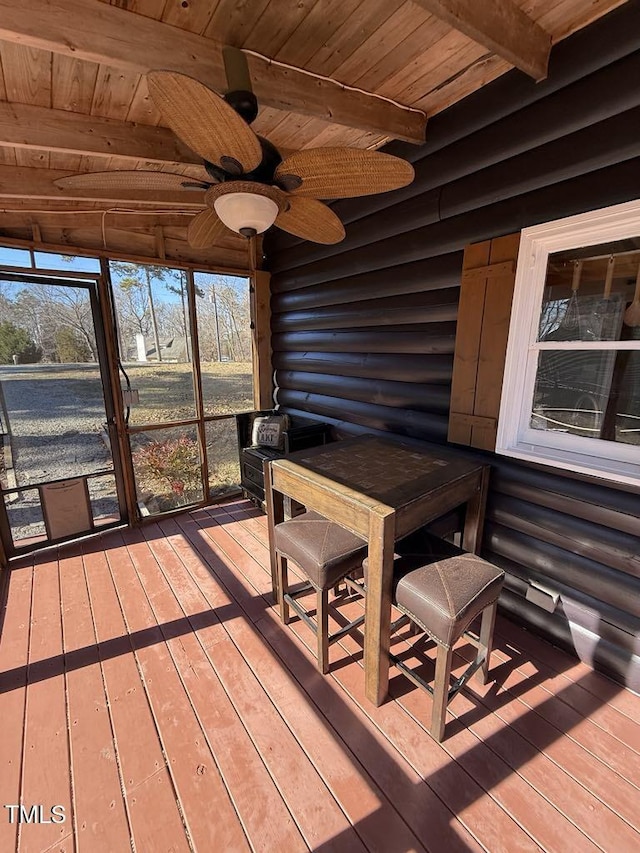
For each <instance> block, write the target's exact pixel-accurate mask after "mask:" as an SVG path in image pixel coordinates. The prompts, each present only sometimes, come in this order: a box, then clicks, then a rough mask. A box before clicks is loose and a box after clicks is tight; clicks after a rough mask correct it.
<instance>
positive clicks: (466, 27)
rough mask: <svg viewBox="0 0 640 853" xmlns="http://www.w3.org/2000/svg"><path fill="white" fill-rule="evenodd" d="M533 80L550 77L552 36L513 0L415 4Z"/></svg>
mask: <svg viewBox="0 0 640 853" xmlns="http://www.w3.org/2000/svg"><path fill="white" fill-rule="evenodd" d="M416 2H417V3H419V4H420V5H421V6H422V7H423V8H425V9H426V10H427V12H431V14H432V15H435V16H436V17H437V18H440V19H441V20H443V21H446V22H447V23H448V24H450V25H451V26H452V27H454V29H456V30H459V31H460V32H461V33H464V34H465V35H466V36H468V37H469V38H471V39H473V40H474V41H476V42H478V44H481V45H484V46H485V47H486V48H488V49H489V50H490V51H491V52H492V53H496V54H497V55H498V56H501V57H502V58H503V59H506V60H507V62H510V63H511V64H512V65H515V67H516V68H519V69H520V70H521V71H524V72H525V74H528V75H529V76H530V77H533V79H534V80H536V81H539V80H544V78H545V77H546V76H547V66H548V63H549V53H550V52H551V36H550V35H549V33H547V32H545V30H543V29H542V27H541V26H539V24H536V22H535V21H533V20H532V19H531V18H530V17H529V16H528V15H527V14H525V12H523V11H522V9H520V7H519V6H516V4H515V3H514V2H513V0H491V2H481V0H416Z"/></svg>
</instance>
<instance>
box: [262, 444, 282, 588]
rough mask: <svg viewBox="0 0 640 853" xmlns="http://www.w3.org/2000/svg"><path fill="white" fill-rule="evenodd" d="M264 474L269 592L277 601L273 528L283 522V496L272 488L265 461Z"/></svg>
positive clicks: (267, 463) (268, 468) (269, 468)
mask: <svg viewBox="0 0 640 853" xmlns="http://www.w3.org/2000/svg"><path fill="white" fill-rule="evenodd" d="M262 469H263V474H264V497H265V503H266V505H267V524H268V530H269V562H270V565H271V591H272V592H273V599H274V601H278V571H277V568H278V567H277V562H276V551H275V547H274V543H275V538H274V532H273V528H274V527H275V526H276V524H280V522H281V521H284V496H283V495H282V492H278V491H276V490H275V489H274V488H273V483H272V480H271V464H270V462H268V461H267V460H265V461H264V463H263V465H262Z"/></svg>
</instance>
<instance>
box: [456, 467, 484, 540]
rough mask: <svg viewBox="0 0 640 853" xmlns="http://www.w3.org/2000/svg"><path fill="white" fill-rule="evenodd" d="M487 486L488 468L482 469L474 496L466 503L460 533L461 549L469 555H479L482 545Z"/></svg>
mask: <svg viewBox="0 0 640 853" xmlns="http://www.w3.org/2000/svg"><path fill="white" fill-rule="evenodd" d="M488 486H489V468H488V467H487V468H483V469H482V474H481V475H480V483H479V485H478V489H477V490H476V492H475V494H474V495H473V497H472V498H470V500H469V501H467V510H466V513H465V519H464V531H463V533H462V547H463V548H464V550H465V551H469V553H471V554H479V553H480V547H481V545H482V532H483V528H484V511H485V506H486V503H487V489H488Z"/></svg>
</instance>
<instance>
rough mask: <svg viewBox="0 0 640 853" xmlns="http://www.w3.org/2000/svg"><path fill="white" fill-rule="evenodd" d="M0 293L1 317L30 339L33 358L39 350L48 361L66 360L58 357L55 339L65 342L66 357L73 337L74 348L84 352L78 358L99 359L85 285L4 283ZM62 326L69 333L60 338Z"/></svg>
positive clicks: (86, 359) (85, 359)
mask: <svg viewBox="0 0 640 853" xmlns="http://www.w3.org/2000/svg"><path fill="white" fill-rule="evenodd" d="M2 295H3V309H4V310H3V316H5V317H7V318H8V320H9V321H10V322H11V323H13V325H14V326H16V327H18V328H19V329H22V330H23V331H24V333H25V334H26V335H27V337H28V338H29V340H30V341H32V342H33V346H34V351H33V352H32V353H31V356H30V357H31V358H32V359H33V358H34V357H35V354H36V353H38V352H39V353H40V358H42V359H43V360H44V361H47V362H57V361H63V360H67V361H68V360H69V359H68V358H61V356H60V352H59V349H58V342H59V340H63V341H64V342H65V346H66V349H65V355H66V356H68V355H69V347H68V342H69V341H70V340H71V339H74V340H77V341H78V344H77V346H76V349H77V351H78V352H81V353H82V354H83V357H82V359H77V360H79V361H97V360H98V351H97V346H96V338H95V331H94V327H93V313H92V310H91V301H90V298H89V292H88V291H87V289H86V288H84V287H70V286H67V285H49V284H40V283H39V282H33V283H30V284H29V285H23V284H13V285H12V286H11V287H7V286H5V289H4V292H3V294H2ZM62 329H66V330H68V332H67V333H63V334H62V338H60V334H61V330H62ZM24 357H25V358H26V355H25V356H24ZM40 358H36V359H35V360H37V361H39V360H40ZM23 363H24V362H23Z"/></svg>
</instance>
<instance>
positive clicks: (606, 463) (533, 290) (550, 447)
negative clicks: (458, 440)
mask: <svg viewBox="0 0 640 853" xmlns="http://www.w3.org/2000/svg"><path fill="white" fill-rule="evenodd" d="M639 293H640V200H638V201H633V202H627V203H625V204H619V205H615V206H613V207H607V208H604V209H601V210H595V211H591V212H589V213H585V214H580V215H578V216H571V217H568V218H566V219H559V220H556V221H555V222H548V223H545V224H544V225H536V226H534V227H532V228H525V229H524V230H523V231H522V235H521V240H520V250H519V253H518V267H517V271H516V281H515V290H514V297H513V305H512V311H511V323H510V326H509V341H508V345H507V355H506V363H505V373H504V382H503V389H502V398H501V403H500V416H499V420H498V435H497V444H496V452H498V453H502V454H505V455H508V456H514V457H516V458H519V459H526V460H530V461H533V462H540V463H544V464H547V465H553V466H557V467H559V468H565V469H569V470H573V471H578V472H582V473H586V474H593V475H595V476H598V477H603V478H605V479H609V480H614V481H617V482H620V483H630V484H635V485H638V486H640V317H638V315H640V304H639V299H640V297H639V296H638V294H639ZM634 299H635V301H634ZM632 304H633V306H634V307H633V308H631V305H632ZM636 323H638V325H636Z"/></svg>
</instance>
